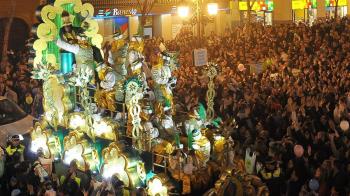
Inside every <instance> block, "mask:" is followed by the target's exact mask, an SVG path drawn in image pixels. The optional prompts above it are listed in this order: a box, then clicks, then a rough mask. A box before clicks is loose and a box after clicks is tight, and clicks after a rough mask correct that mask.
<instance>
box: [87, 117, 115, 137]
mask: <svg viewBox="0 0 350 196" xmlns="http://www.w3.org/2000/svg"><path fill="white" fill-rule="evenodd" d="M92 127H93V131H94V134H95V135H96V136H97V137H99V138H104V139H107V140H111V141H117V139H118V133H117V129H118V127H119V126H118V124H116V123H115V122H113V121H112V120H111V119H106V118H101V119H94V122H93V125H92Z"/></svg>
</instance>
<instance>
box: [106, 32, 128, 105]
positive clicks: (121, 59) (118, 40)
mask: <svg viewBox="0 0 350 196" xmlns="http://www.w3.org/2000/svg"><path fill="white" fill-rule="evenodd" d="M113 39H114V41H113V42H112V48H111V50H110V51H109V52H108V63H109V64H111V67H112V68H113V69H114V71H115V73H116V95H115V96H116V100H117V101H119V102H123V101H124V92H123V84H124V81H125V78H126V76H127V69H126V65H127V55H128V48H129V44H128V43H127V42H126V41H125V40H124V38H123V35H122V34H121V32H120V30H119V31H118V32H116V33H115V34H114V35H113Z"/></svg>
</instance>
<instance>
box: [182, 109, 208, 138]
mask: <svg viewBox="0 0 350 196" xmlns="http://www.w3.org/2000/svg"><path fill="white" fill-rule="evenodd" d="M189 118H190V119H188V120H186V121H185V130H186V134H187V135H190V134H192V131H193V130H196V129H197V130H201V129H202V128H203V127H204V123H205V120H206V112H205V108H204V106H203V105H202V104H199V105H198V106H197V107H194V108H193V111H192V112H191V113H190V115H189Z"/></svg>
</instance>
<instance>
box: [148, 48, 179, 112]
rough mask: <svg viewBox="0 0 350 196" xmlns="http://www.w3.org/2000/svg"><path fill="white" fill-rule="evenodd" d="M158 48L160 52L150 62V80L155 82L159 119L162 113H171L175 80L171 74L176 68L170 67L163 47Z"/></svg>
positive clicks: (169, 60) (169, 59)
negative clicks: (169, 111) (168, 111)
mask: <svg viewBox="0 0 350 196" xmlns="http://www.w3.org/2000/svg"><path fill="white" fill-rule="evenodd" d="M162 46H163V45H162V44H161V46H160V47H159V49H160V52H159V53H158V54H157V57H156V59H154V60H153V62H152V79H153V81H154V82H155V84H154V89H155V95H156V101H157V107H156V108H157V111H156V114H157V116H158V117H161V116H162V114H163V112H164V111H167V110H171V111H172V113H173V112H174V111H173V106H174V104H173V94H172V89H173V88H175V85H176V78H175V77H172V75H171V73H172V71H173V70H174V69H175V68H176V66H171V65H174V64H171V62H173V61H172V60H173V59H172V58H174V57H171V56H170V55H169V54H168V53H167V52H166V51H165V50H166V49H165V47H162Z"/></svg>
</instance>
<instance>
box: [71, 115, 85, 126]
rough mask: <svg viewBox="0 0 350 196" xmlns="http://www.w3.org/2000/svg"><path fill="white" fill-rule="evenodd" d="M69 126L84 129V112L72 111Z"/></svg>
mask: <svg viewBox="0 0 350 196" xmlns="http://www.w3.org/2000/svg"><path fill="white" fill-rule="evenodd" d="M68 127H69V128H70V129H74V130H76V129H79V130H82V129H84V128H85V127H86V120H85V116H84V114H82V113H72V114H71V115H70V117H69V122H68Z"/></svg>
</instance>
